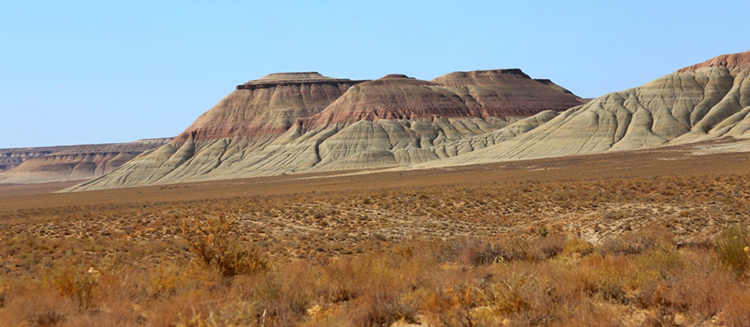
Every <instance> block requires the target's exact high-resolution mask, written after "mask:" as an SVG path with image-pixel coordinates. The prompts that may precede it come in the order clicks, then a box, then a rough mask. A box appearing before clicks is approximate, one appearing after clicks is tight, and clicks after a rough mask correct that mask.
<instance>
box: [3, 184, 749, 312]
mask: <svg viewBox="0 0 750 327" xmlns="http://www.w3.org/2000/svg"><path fill="white" fill-rule="evenodd" d="M175 187H177V186H175ZM164 188H169V186H167V187H164ZM132 192H139V191H138V189H133V190H132ZM70 196H72V195H70ZM80 196H82V197H83V196H85V194H83V195H80ZM749 201H750V179H748V176H746V175H742V174H720V175H669V176H661V177H637V176H635V177H622V178H617V177H606V178H596V179H578V180H573V179H571V180H565V179H562V180H549V181H544V180H529V181H517V180H516V181H502V180H500V181H498V180H494V181H493V180H489V181H487V182H475V183H469V184H457V183H444V184H441V185H426V186H400V187H387V186H385V187H382V188H379V189H372V190H362V189H351V190H346V191H324V192H323V191H309V190H307V191H305V192H299V193H296V194H295V193H289V194H284V195H253V196H244V195H239V196H226V197H223V198H211V199H190V200H179V199H172V200H169V201H133V202H127V201H124V202H123V201H121V202H119V203H114V202H113V203H109V204H83V205H57V206H56V205H47V206H39V207H38V208H9V209H6V210H4V211H0V326H137V325H143V326H409V325H422V326H589V325H590V326H747V325H748V324H749V322H750V304H749V303H750V285H749V284H748V281H750V279H748V278H749V277H750V273H748V266H749V265H750V257H748V253H747V252H746V251H747V250H750V249H747V248H746V247H748V246H750V243H748V239H749V237H748V231H747V229H746V227H747V226H748V223H749V222H748V218H747V217H748V216H749V215H750V206H748V202H749Z"/></svg>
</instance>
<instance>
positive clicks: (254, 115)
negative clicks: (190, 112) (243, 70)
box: [175, 73, 361, 142]
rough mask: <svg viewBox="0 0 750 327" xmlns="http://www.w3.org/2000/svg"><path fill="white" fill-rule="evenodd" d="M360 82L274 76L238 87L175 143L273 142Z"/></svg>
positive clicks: (313, 75)
mask: <svg viewBox="0 0 750 327" xmlns="http://www.w3.org/2000/svg"><path fill="white" fill-rule="evenodd" d="M360 82H361V81H352V80H348V79H333V78H329V77H325V76H323V75H320V74H318V73H283V74H271V75H268V76H266V77H263V78H261V79H259V80H257V81H250V82H247V83H245V84H243V85H238V86H237V90H236V91H234V92H232V93H231V94H229V95H228V96H227V97H225V98H224V99H222V100H221V101H220V102H219V103H218V104H216V106H214V107H213V108H212V109H211V110H209V111H207V112H205V113H204V114H203V115H201V116H200V117H198V119H197V120H196V121H195V122H194V123H193V124H192V125H191V126H190V127H188V128H187V129H186V130H185V131H184V132H182V133H181V134H180V135H179V136H177V137H176V138H175V141H176V142H182V141H186V140H194V141H195V140H205V139H218V138H228V137H235V138H236V137H247V138H251V139H270V138H273V137H275V136H278V135H281V134H283V133H284V132H285V131H286V130H287V129H288V128H289V127H290V126H291V125H292V124H293V123H294V121H296V120H297V119H300V118H305V117H309V116H312V115H314V114H317V113H318V112H320V111H322V110H323V109H324V108H325V107H326V106H328V105H329V104H330V103H331V102H333V101H334V100H336V99H337V98H339V97H340V96H341V95H342V94H343V93H344V92H345V91H346V90H347V89H348V88H349V87H351V86H352V85H354V84H357V83H360Z"/></svg>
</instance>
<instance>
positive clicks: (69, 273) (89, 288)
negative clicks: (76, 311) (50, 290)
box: [51, 264, 97, 308]
mask: <svg viewBox="0 0 750 327" xmlns="http://www.w3.org/2000/svg"><path fill="white" fill-rule="evenodd" d="M96 278H97V276H96V274H94V273H92V271H82V270H81V269H76V268H75V267H74V266H73V265H72V264H67V265H65V266H64V267H62V268H61V269H59V270H58V271H57V272H55V273H54V274H53V275H52V280H51V282H52V284H53V285H54V287H55V288H56V289H57V291H58V293H59V294H60V295H61V296H63V297H69V298H71V299H73V300H74V301H75V302H76V303H77V304H78V305H79V306H81V307H84V308H87V307H90V306H91V305H92V299H93V297H94V288H95V287H96V285H97V281H96Z"/></svg>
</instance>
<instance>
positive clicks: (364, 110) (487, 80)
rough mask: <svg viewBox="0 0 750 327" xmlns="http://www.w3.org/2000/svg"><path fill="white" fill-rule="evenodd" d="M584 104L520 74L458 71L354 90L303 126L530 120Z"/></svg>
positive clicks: (402, 77) (394, 79)
mask: <svg viewBox="0 0 750 327" xmlns="http://www.w3.org/2000/svg"><path fill="white" fill-rule="evenodd" d="M581 103H582V102H581V99H580V98H579V97H577V96H575V95H574V94H572V93H571V92H570V91H568V90H565V89H564V88H562V87H559V86H557V85H555V84H554V83H552V82H551V81H549V80H541V81H540V80H534V79H531V78H530V77H529V76H527V75H526V74H524V73H523V72H521V70H518V69H508V70H490V71H474V72H456V73H451V74H448V75H444V76H441V77H438V78H436V79H434V80H432V81H423V80H417V79H414V78H409V77H407V76H405V75H396V74H393V75H386V76H384V77H383V78H380V79H377V80H373V81H369V82H364V83H361V84H358V85H355V86H353V87H351V88H350V89H349V90H348V91H347V92H346V93H345V94H344V95H342V96H341V97H340V98H339V99H338V100H336V101H335V102H333V103H331V105H329V106H328V107H327V108H326V109H325V110H324V111H323V112H321V113H320V114H317V115H315V116H313V117H310V118H309V119H305V120H304V121H302V122H301V123H302V124H303V125H305V126H319V125H326V124H336V123H353V122H357V121H360V120H369V121H376V120H380V119H418V118H428V117H434V116H440V117H478V118H487V117H527V116H532V115H534V114H537V113H539V112H541V111H544V110H554V111H562V110H565V109H568V108H570V107H573V106H576V105H579V104H581Z"/></svg>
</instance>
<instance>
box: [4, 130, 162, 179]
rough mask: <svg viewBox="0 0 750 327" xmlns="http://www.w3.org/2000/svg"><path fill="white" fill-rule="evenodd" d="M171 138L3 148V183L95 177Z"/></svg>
mask: <svg viewBox="0 0 750 327" xmlns="http://www.w3.org/2000/svg"><path fill="white" fill-rule="evenodd" d="M171 140H172V139H171V138H158V139H143V140H138V141H135V142H130V143H108V144H85V145H68V146H55V147H37V148H15V149H0V184H11V183H12V184H16V183H47V182H61V181H69V180H83V179H91V178H94V177H97V176H100V175H103V174H105V173H108V172H110V171H112V170H113V169H115V168H117V167H119V166H120V165H122V164H124V163H125V162H127V161H129V160H130V159H133V158H135V157H137V156H138V155H140V154H141V153H143V152H145V151H148V150H151V149H154V148H157V147H159V146H162V145H164V144H167V143H169V142H170V141H171Z"/></svg>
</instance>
